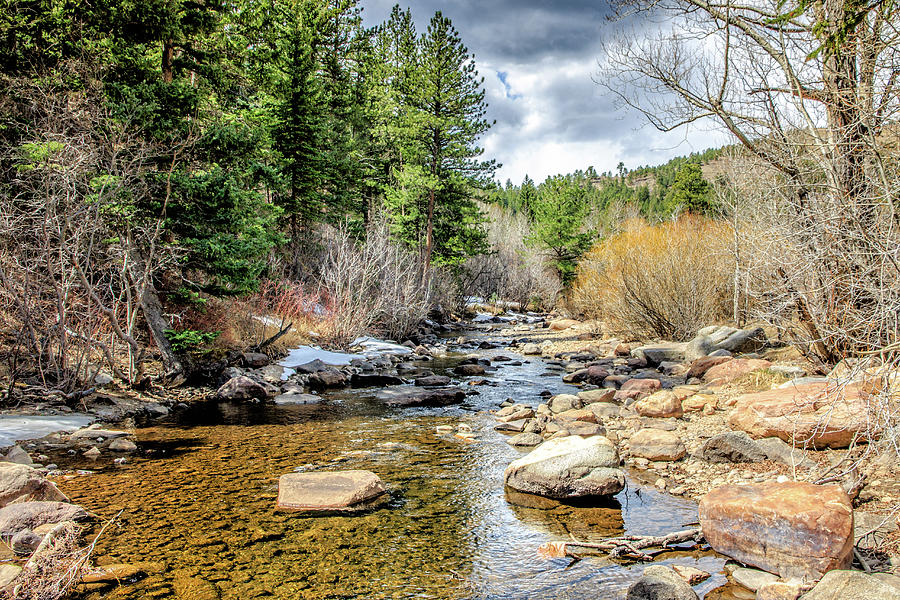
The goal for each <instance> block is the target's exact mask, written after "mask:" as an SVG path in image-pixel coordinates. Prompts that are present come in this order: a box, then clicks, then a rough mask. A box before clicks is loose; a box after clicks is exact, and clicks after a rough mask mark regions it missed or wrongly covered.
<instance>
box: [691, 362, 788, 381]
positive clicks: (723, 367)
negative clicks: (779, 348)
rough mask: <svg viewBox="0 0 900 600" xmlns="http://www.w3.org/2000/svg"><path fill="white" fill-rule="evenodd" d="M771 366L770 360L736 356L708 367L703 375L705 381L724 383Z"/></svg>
mask: <svg viewBox="0 0 900 600" xmlns="http://www.w3.org/2000/svg"><path fill="white" fill-rule="evenodd" d="M771 366H772V363H770V362H769V361H767V360H761V359H758V358H734V359H731V360H729V361H726V362H723V363H721V364H718V365H716V366H714V367H711V368H710V369H708V370H707V371H706V373H705V374H704V375H703V381H705V382H707V383H716V384H719V385H722V384H725V383H730V382H732V381H734V380H735V379H737V378H738V377H742V376H744V375H746V374H747V373H752V372H753V371H759V370H760V369H768V368H769V367H771Z"/></svg>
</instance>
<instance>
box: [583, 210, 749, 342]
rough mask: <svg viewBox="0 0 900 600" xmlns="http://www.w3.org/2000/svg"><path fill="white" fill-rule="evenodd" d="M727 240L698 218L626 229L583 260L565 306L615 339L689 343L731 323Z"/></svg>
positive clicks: (638, 223) (716, 226) (720, 227)
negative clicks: (596, 322) (718, 325)
mask: <svg viewBox="0 0 900 600" xmlns="http://www.w3.org/2000/svg"><path fill="white" fill-rule="evenodd" d="M731 237H732V236H731V228H730V227H729V226H728V225H726V224H723V223H719V222H716V221H713V220H711V219H706V218H702V217H692V216H683V217H681V218H680V219H678V220H676V221H672V222H667V223H662V224H659V225H649V224H647V223H646V222H644V221H642V220H639V219H635V220H632V221H628V222H625V223H623V224H622V231H621V232H620V233H618V234H616V235H613V236H610V237H608V238H607V239H605V240H603V241H602V242H600V243H598V244H596V245H595V246H594V247H593V248H592V249H591V250H590V251H589V252H588V253H587V254H586V255H585V256H584V258H582V260H581V262H580V264H579V266H578V276H577V279H576V281H575V286H574V289H573V292H572V301H573V303H574V304H575V307H576V308H577V309H578V310H579V311H580V312H582V313H584V314H587V315H589V316H591V317H595V318H600V319H602V320H603V321H604V322H605V323H606V325H607V327H609V328H610V330H611V332H612V333H615V334H617V335H624V336H638V337H642V336H643V337H661V338H664V339H674V340H687V339H690V338H691V337H693V336H694V334H696V332H697V330H699V329H701V328H703V327H705V326H707V325H709V324H710V323H716V322H720V321H724V320H727V319H728V318H729V316H730V315H731V301H732V288H731V285H732V273H733V271H734V265H733V261H732V260H731V255H730V253H729V241H730V240H731Z"/></svg>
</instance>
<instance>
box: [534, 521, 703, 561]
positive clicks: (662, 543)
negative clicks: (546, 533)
mask: <svg viewBox="0 0 900 600" xmlns="http://www.w3.org/2000/svg"><path fill="white" fill-rule="evenodd" d="M702 540H703V534H702V533H701V531H700V529H699V528H697V529H684V530H682V531H674V532H672V533H668V534H666V535H659V536H651V535H625V536H621V537H615V538H608V539H605V540H603V541H600V542H579V541H577V540H574V541H571V542H548V543H546V544H544V545H543V546H541V547H540V548H539V549H538V552H539V553H540V554H541V555H542V556H546V557H547V558H562V557H565V556H569V557H572V558H580V557H582V556H586V555H592V554H604V555H606V556H608V557H609V558H629V559H632V560H642V561H649V560H653V555H654V554H658V553H659V552H658V551H657V552H646V550H647V549H650V548H657V549H659V550H664V549H666V548H667V547H669V546H671V545H672V544H683V543H686V542H693V543H695V544H699V543H700V542H701V541H702Z"/></svg>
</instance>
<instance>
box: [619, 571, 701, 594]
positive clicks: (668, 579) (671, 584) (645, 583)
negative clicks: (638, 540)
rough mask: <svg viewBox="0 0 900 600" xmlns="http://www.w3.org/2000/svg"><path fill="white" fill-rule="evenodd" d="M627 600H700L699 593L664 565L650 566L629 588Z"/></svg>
mask: <svg viewBox="0 0 900 600" xmlns="http://www.w3.org/2000/svg"><path fill="white" fill-rule="evenodd" d="M625 598H626V600H698V596H697V593H696V592H695V591H694V588H692V587H691V586H690V585H689V584H688V583H687V582H686V581H685V580H684V579H682V578H681V577H679V575H678V573H676V572H675V571H673V570H672V569H671V568H669V567H666V566H664V565H650V566H649V567H647V568H645V569H644V573H643V575H641V578H640V579H638V580H637V581H636V582H634V583H633V584H631V587H629V588H628V593H627V595H626V596H625Z"/></svg>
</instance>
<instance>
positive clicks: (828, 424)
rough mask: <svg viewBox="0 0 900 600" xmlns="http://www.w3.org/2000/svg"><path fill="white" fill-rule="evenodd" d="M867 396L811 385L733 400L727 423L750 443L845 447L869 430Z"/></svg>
mask: <svg viewBox="0 0 900 600" xmlns="http://www.w3.org/2000/svg"><path fill="white" fill-rule="evenodd" d="M869 421H870V420H869V408H868V406H867V403H866V395H865V394H864V393H862V392H861V390H860V387H859V386H858V385H855V384H851V385H847V386H839V385H835V384H828V383H812V384H807V385H798V386H791V387H788V388H784V389H775V390H768V391H765V392H758V393H755V394H746V395H744V396H740V397H739V398H737V406H736V409H735V410H734V411H733V412H732V413H731V415H730V416H729V418H728V422H729V423H730V424H731V426H732V427H734V428H735V429H740V430H743V431H746V432H747V433H749V434H750V436H751V437H754V438H765V437H778V438H781V439H782V440H784V441H785V442H787V443H789V444H793V443H796V444H797V445H800V446H802V445H806V444H811V445H813V446H814V447H817V448H822V447H830V448H846V447H847V446H849V445H850V443H851V442H852V441H853V440H854V439H857V440H865V439H866V437H867V435H868V434H869V433H872V432H871V431H870V422H869Z"/></svg>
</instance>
